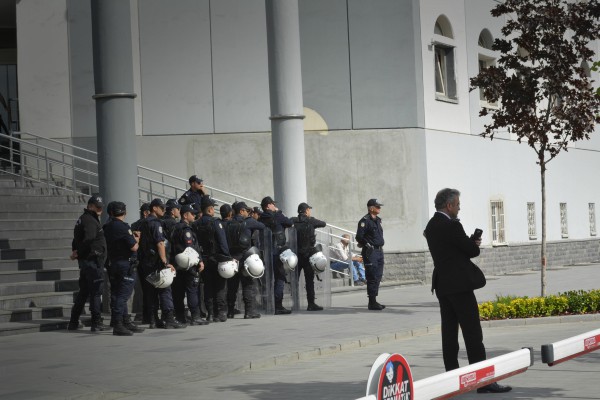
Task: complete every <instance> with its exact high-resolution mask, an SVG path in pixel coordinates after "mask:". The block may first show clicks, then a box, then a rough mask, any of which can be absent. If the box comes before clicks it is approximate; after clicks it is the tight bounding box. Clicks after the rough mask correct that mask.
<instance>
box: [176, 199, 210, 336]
mask: <svg viewBox="0 0 600 400" xmlns="http://www.w3.org/2000/svg"><path fill="white" fill-rule="evenodd" d="M196 213H197V211H196V209H195V208H194V207H192V206H191V205H190V204H186V205H184V206H182V207H181V221H180V222H179V223H177V224H176V225H175V227H174V228H173V233H172V234H171V263H172V264H173V265H175V264H176V261H177V259H176V256H177V255H178V254H182V253H183V252H184V251H185V250H186V249H187V248H191V249H193V250H194V251H195V252H196V253H197V254H198V255H200V258H199V259H198V263H197V264H196V265H194V266H189V264H186V265H183V266H178V267H177V269H178V271H177V275H176V276H175V278H174V279H173V285H172V287H173V302H174V305H175V316H176V318H177V319H178V320H179V321H185V320H186V317H185V307H184V304H183V300H184V298H185V297H186V296H187V305H188V308H189V309H190V315H191V318H190V325H207V324H208V322H207V321H205V320H203V319H202V318H201V316H200V307H199V303H198V285H199V282H200V273H201V272H202V271H203V270H204V262H203V261H202V258H201V254H202V249H201V248H200V246H199V245H198V239H197V238H196V234H195V233H194V231H193V230H192V227H191V224H192V222H194V220H195V218H196Z"/></svg>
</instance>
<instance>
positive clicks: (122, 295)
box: [104, 218, 137, 321]
mask: <svg viewBox="0 0 600 400" xmlns="http://www.w3.org/2000/svg"><path fill="white" fill-rule="evenodd" d="M104 237H105V238H106V245H107V252H108V261H109V263H108V277H109V279H110V306H111V317H112V319H113V321H117V320H119V319H122V318H123V317H126V316H128V310H127V300H128V299H129V297H130V296H131V293H133V287H134V286H135V273H134V271H133V269H134V263H135V261H136V259H137V253H136V252H135V251H131V248H133V247H134V246H135V245H136V243H137V242H136V240H135V237H134V236H133V233H132V231H131V228H130V226H129V224H127V223H126V222H123V221H121V220H120V219H118V218H110V219H109V220H108V222H107V223H106V224H105V225H104Z"/></svg>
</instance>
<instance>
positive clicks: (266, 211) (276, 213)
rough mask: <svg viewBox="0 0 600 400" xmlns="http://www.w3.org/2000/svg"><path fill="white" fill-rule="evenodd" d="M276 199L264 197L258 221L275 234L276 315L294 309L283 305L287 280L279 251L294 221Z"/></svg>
mask: <svg viewBox="0 0 600 400" xmlns="http://www.w3.org/2000/svg"><path fill="white" fill-rule="evenodd" d="M275 204H276V203H275V201H274V200H273V199H272V198H271V197H270V196H267V197H265V198H263V199H262V201H261V202H260V206H261V208H262V210H263V213H262V214H261V215H260V217H259V219H258V221H259V222H262V223H263V224H264V225H265V226H267V227H268V228H269V229H271V232H272V236H273V242H272V243H273V245H272V254H273V257H272V259H273V264H272V265H273V275H274V278H275V279H274V290H273V292H274V296H275V315H282V314H290V313H291V312H292V311H291V310H288V309H287V308H285V307H284V306H283V288H284V285H285V282H286V276H285V270H284V269H283V263H282V262H281V260H280V259H279V253H280V252H281V249H282V248H283V246H285V242H286V239H285V229H286V228H290V227H291V226H292V225H293V224H294V223H293V222H292V220H291V219H289V218H288V217H286V216H285V215H284V214H283V212H282V211H281V210H279V209H278V208H277V206H276V205H275Z"/></svg>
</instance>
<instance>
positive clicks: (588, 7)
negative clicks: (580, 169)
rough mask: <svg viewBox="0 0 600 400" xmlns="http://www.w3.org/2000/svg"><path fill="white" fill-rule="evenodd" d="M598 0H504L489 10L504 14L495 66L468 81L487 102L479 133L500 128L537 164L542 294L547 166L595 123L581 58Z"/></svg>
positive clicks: (596, 27) (585, 56)
mask: <svg viewBox="0 0 600 400" xmlns="http://www.w3.org/2000/svg"><path fill="white" fill-rule="evenodd" d="M599 10H600V8H599V6H598V0H588V1H574V0H526V1H525V0H505V1H503V2H500V3H498V4H497V5H496V6H495V7H494V8H493V9H492V11H491V13H492V15H493V16H494V17H502V16H504V17H505V18H506V23H505V25H504V26H503V27H502V30H501V32H502V36H503V37H501V38H497V39H495V41H494V44H493V46H492V50H495V51H497V52H498V53H499V55H500V57H499V58H498V60H497V63H496V65H494V66H490V67H488V68H485V69H483V70H481V71H480V72H479V74H478V75H477V76H475V77H474V78H472V79H471V81H470V83H471V90H474V89H476V88H479V89H480V90H482V92H483V96H484V97H485V99H486V100H487V101H488V103H490V104H492V103H497V104H498V105H499V107H498V108H497V109H494V108H482V109H481V111H480V113H479V115H480V116H489V117H490V121H491V122H489V123H487V124H486V125H485V126H484V132H483V133H481V136H482V137H484V138H490V139H494V135H496V134H497V132H498V131H499V130H501V129H505V130H507V131H508V132H510V133H512V134H514V135H516V137H517V141H518V142H519V143H522V142H523V141H524V142H525V143H527V145H528V146H529V147H531V148H532V149H533V150H534V151H535V154H536V156H537V161H536V163H537V164H538V165H539V167H540V178H541V191H542V248H541V293H542V296H545V295H546V170H547V165H548V163H549V162H550V161H552V160H553V159H554V158H555V157H556V156H557V155H558V154H559V153H560V152H561V151H563V150H564V151H568V147H569V144H570V143H571V142H576V141H578V140H583V139H589V138H590V134H591V133H592V132H593V131H594V129H595V124H596V123H598V122H600V114H599V110H600V96H599V95H598V94H597V93H596V91H595V90H594V89H593V87H592V80H591V79H590V78H589V76H588V73H587V72H586V68H585V66H586V63H590V64H592V57H594V52H593V50H592V49H590V42H591V41H593V40H595V39H598V38H599V37H600V24H599V18H598V17H599V14H600V13H599Z"/></svg>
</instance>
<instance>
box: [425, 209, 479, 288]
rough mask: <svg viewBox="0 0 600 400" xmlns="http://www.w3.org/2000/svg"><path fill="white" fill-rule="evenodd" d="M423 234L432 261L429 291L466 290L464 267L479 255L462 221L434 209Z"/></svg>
mask: <svg viewBox="0 0 600 400" xmlns="http://www.w3.org/2000/svg"><path fill="white" fill-rule="evenodd" d="M425 237H426V239H427V245H428V246H429V251H430V252H431V257H432V258H433V265H434V268H433V277H432V283H431V288H432V291H433V290H435V291H436V294H437V296H444V295H447V294H455V293H461V292H467V291H470V290H471V284H470V282H469V277H468V275H467V274H468V270H469V269H468V268H469V265H470V263H471V258H473V257H477V256H478V255H479V246H477V244H475V241H473V239H470V238H469V237H468V236H467V234H466V233H465V230H464V229H463V226H462V224H461V223H460V222H459V221H458V220H453V219H450V218H448V217H447V216H446V215H444V214H442V213H440V212H436V213H435V214H434V215H433V217H432V218H431V219H430V220H429V223H428V224H427V227H426V228H425Z"/></svg>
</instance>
